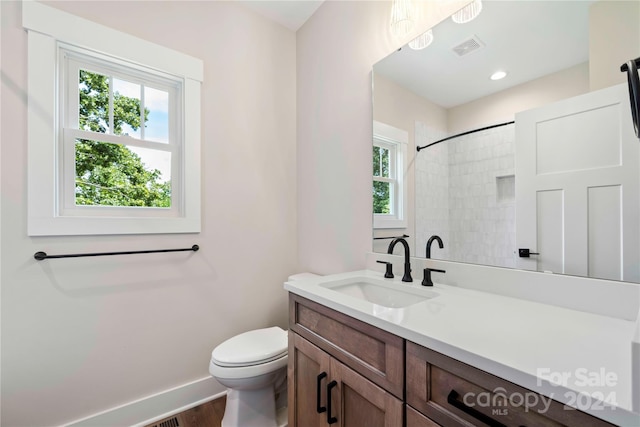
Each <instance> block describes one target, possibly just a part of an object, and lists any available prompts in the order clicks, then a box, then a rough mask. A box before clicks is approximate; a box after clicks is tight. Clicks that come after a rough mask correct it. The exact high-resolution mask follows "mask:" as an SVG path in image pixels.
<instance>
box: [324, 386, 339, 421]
mask: <svg viewBox="0 0 640 427" xmlns="http://www.w3.org/2000/svg"><path fill="white" fill-rule="evenodd" d="M337 385H338V383H337V382H336V381H331V382H330V383H329V384H327V406H328V407H329V409H328V410H327V424H334V423H337V422H338V419H337V418H336V417H332V416H331V389H332V388H334V387H335V386H337Z"/></svg>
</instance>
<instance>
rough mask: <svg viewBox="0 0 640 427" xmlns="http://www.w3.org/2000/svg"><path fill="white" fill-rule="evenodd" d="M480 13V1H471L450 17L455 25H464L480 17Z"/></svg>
mask: <svg viewBox="0 0 640 427" xmlns="http://www.w3.org/2000/svg"><path fill="white" fill-rule="evenodd" d="M481 11H482V0H473V2H471V3H469V4H468V5H466V6H465V7H463V8H462V9H460V10H459V11H457V12H456V13H454V14H453V15H451V20H452V21H453V22H455V23H456V24H465V23H467V22H469V21H472V20H474V19H475V18H476V17H477V16H478V15H480V12H481Z"/></svg>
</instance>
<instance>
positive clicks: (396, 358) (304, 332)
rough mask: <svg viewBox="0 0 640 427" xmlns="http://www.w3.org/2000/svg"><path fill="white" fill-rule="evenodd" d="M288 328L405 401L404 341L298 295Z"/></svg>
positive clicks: (292, 303)
mask: <svg viewBox="0 0 640 427" xmlns="http://www.w3.org/2000/svg"><path fill="white" fill-rule="evenodd" d="M289 328H290V329H291V330H292V331H294V332H296V333H297V334H299V335H300V336H302V337H304V338H306V339H307V340H309V341H310V342H312V343H313V344H315V345H317V346H318V347H320V348H321V349H323V350H324V351H326V352H327V353H329V354H330V355H331V356H333V357H335V358H336V359H338V360H340V361H341V362H342V363H344V364H346V365H347V366H348V367H350V368H351V369H353V370H354V371H356V372H358V373H359V374H360V375H362V376H364V377H365V378H367V379H369V380H370V381H371V382H373V383H374V384H377V385H379V386H380V387H382V388H383V389H385V390H387V391H388V392H390V393H392V394H393V395H395V396H397V397H399V398H402V396H403V390H404V348H403V347H404V340H403V339H402V338H400V337H398V336H395V335H393V334H390V333H389V332H386V331H383V330H381V329H378V328H376V327H374V326H371V325H368V324H366V323H364V322H361V321H359V320H356V319H354V318H352V317H349V316H347V315H345V314H342V313H339V312H337V311H335V310H332V309H330V308H327V307H325V306H322V305H320V304H317V303H314V302H313V301H309V300H308V299H305V298H302V297H300V296H298V295H295V294H289Z"/></svg>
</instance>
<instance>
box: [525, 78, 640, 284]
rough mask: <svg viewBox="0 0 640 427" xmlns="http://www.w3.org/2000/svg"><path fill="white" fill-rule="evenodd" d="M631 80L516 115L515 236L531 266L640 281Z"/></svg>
mask: <svg viewBox="0 0 640 427" xmlns="http://www.w3.org/2000/svg"><path fill="white" fill-rule="evenodd" d="M627 104H628V101H627V92H626V87H625V86H624V85H619V86H614V87H611V88H607V89H603V90H599V91H595V92H591V93H588V94H585V95H581V96H577V97H574V98H570V99H566V100H563V101H560V102H556V103H553V104H550V105H546V106H543V107H540V108H536V109H533V110H529V111H525V112H522V113H518V114H517V115H516V219H517V220H516V242H517V247H518V248H529V249H530V250H531V252H537V253H539V255H536V256H532V257H531V258H519V259H518V267H519V268H522V269H527V270H539V271H544V270H547V271H552V272H555V273H564V274H572V275H579V276H587V275H588V276H591V277H598V278H604V279H612V280H627V281H634V282H637V281H640V262H639V260H640V227H639V224H640V220H639V212H640V172H639V171H640V149H639V146H640V144H638V141H637V140H636V139H635V137H634V135H633V132H632V129H633V127H632V125H631V115H630V113H629V108H628V105H627Z"/></svg>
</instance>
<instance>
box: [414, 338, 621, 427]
mask: <svg viewBox="0 0 640 427" xmlns="http://www.w3.org/2000/svg"><path fill="white" fill-rule="evenodd" d="M406 357H407V397H406V400H407V404H408V405H410V406H411V407H413V408H415V409H417V410H418V411H419V412H420V413H422V414H423V415H425V416H426V417H428V418H430V419H431V420H433V421H435V422H436V423H437V424H436V425H442V426H466V427H472V426H486V425H488V426H495V427H501V426H504V427H506V426H536V427H537V426H539V427H552V426H589V427H601V426H602V427H604V426H612V424H609V423H607V422H605V421H603V420H601V419H598V418H595V417H593V416H591V415H589V414H587V413H584V412H581V411H578V410H575V409H572V408H568V407H566V406H565V405H563V404H562V403H560V402H557V401H554V400H551V399H550V398H548V397H545V396H541V395H539V394H537V393H535V392H533V391H531V390H527V389H525V388H522V387H520V386H518V385H516V384H513V383H511V382H509V381H506V380H503V379H501V378H498V377H496V376H494V375H491V374H489V373H487V372H484V371H481V370H480V369H477V368H474V367H473V366H470V365H467V364H465V363H462V362H460V361H457V360H455V359H452V358H450V357H447V356H445V355H443V354H441V353H437V352H435V351H433V350H431V349H428V348H425V347H422V346H420V345H417V344H414V343H412V342H409V341H407V346H406ZM409 372H410V373H411V375H409ZM525 402H528V403H530V405H527V404H526V403H525ZM429 425H430V424H421V423H420V422H419V421H417V422H416V423H415V424H413V426H415V427H418V426H420V427H422V426H429ZM411 426H412V424H410V423H407V427H411Z"/></svg>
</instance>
